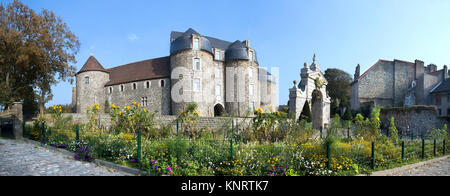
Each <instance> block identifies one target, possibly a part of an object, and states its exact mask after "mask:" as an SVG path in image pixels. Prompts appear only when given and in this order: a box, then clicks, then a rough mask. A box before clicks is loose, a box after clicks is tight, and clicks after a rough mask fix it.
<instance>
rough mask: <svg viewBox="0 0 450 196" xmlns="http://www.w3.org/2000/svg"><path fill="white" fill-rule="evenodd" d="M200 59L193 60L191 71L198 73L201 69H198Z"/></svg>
mask: <svg viewBox="0 0 450 196" xmlns="http://www.w3.org/2000/svg"><path fill="white" fill-rule="evenodd" d="M200 66H201V65H200V58H194V65H193V69H194V70H195V71H200V69H201V67H200Z"/></svg>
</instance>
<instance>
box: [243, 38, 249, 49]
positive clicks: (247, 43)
mask: <svg viewBox="0 0 450 196" xmlns="http://www.w3.org/2000/svg"><path fill="white" fill-rule="evenodd" d="M244 43H245V45H246V46H247V47H249V48H250V40H244Z"/></svg>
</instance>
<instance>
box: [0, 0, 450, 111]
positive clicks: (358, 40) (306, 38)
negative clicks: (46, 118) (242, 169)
mask: <svg viewBox="0 0 450 196" xmlns="http://www.w3.org/2000/svg"><path fill="white" fill-rule="evenodd" d="M0 1H1V2H2V3H7V2H11V1H12V0H0ZM23 2H24V3H25V4H27V5H28V6H30V7H31V8H33V9H35V10H41V9H42V8H45V9H48V10H52V11H53V12H55V14H56V15H58V16H60V17H61V18H62V19H63V20H64V21H65V22H66V23H67V24H68V25H69V26H70V29H71V30H72V31H73V32H74V33H75V34H76V35H77V36H78V37H79V39H80V42H81V48H80V52H79V54H78V55H77V61H78V62H77V63H76V64H75V66H76V67H77V69H80V68H81V66H82V65H83V64H84V62H85V61H86V60H87V58H88V57H89V55H90V54H93V55H94V56H95V57H96V58H97V59H98V60H99V61H100V63H101V64H102V65H103V66H104V67H106V68H109V67H114V66H117V65H122V64H126V63H130V62H134V61H140V60H145V59H150V58H156V57H162V56H168V55H169V47H170V46H169V36H170V32H171V31H185V30H187V29H188V28H190V27H192V28H193V29H195V30H197V31H198V32H199V33H200V34H202V35H207V36H211V37H217V38H220V39H223V40H227V41H235V40H246V39H248V40H250V41H251V46H252V48H255V49H256V50H257V55H258V60H259V63H260V66H263V67H268V68H270V67H279V68H280V81H279V99H280V100H279V104H286V103H287V100H288V96H289V94H288V89H289V88H290V87H291V86H292V81H293V80H300V73H299V72H300V68H301V67H302V66H303V63H304V62H308V64H310V63H311V61H312V56H313V54H314V53H316V54H317V64H318V65H319V66H320V68H321V70H322V71H325V70H326V69H327V68H339V69H342V70H344V71H346V72H348V73H349V74H351V75H352V76H353V73H354V68H355V66H356V65H357V64H358V63H359V64H361V71H362V72H364V71H365V70H366V69H368V68H369V67H370V66H371V65H373V64H374V63H375V62H376V61H377V60H378V59H386V60H392V59H401V60H406V61H414V60H415V59H419V60H423V61H424V62H425V64H429V63H435V64H436V65H438V68H442V66H443V65H444V64H447V65H450V11H449V10H450V1H448V0H420V1H419V0H417V1H415V0H364V1H361V0H314V1H313V0H310V1H303V0H293V1H282V0H280V1H278V0H277V1H274V0H273V1H265V0H240V1H234V0H223V1H211V0H209V1H195V0H190V1H171V0H163V1H148V0H130V1H123V0H122V1H119V0H64V1H61V0H23ZM72 85H75V84H72ZM72 85H71V84H69V83H60V84H58V85H56V86H54V87H53V88H52V89H53V93H54V98H53V100H52V101H50V102H49V103H48V104H47V105H51V104H68V103H70V102H71V86H72Z"/></svg>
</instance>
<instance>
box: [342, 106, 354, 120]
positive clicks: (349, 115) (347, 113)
mask: <svg viewBox="0 0 450 196" xmlns="http://www.w3.org/2000/svg"><path fill="white" fill-rule="evenodd" d="M342 119H343V120H352V119H353V116H352V112H351V111H350V108H347V109H346V110H345V113H344V116H343V117H342Z"/></svg>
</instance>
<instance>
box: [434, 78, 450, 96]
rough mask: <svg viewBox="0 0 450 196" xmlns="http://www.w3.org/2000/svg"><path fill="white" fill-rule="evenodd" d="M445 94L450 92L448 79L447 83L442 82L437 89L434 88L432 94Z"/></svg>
mask: <svg viewBox="0 0 450 196" xmlns="http://www.w3.org/2000/svg"><path fill="white" fill-rule="evenodd" d="M443 92H450V80H449V79H447V80H445V81H442V82H441V84H440V85H439V86H437V88H434V89H433V90H432V91H431V93H443Z"/></svg>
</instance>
